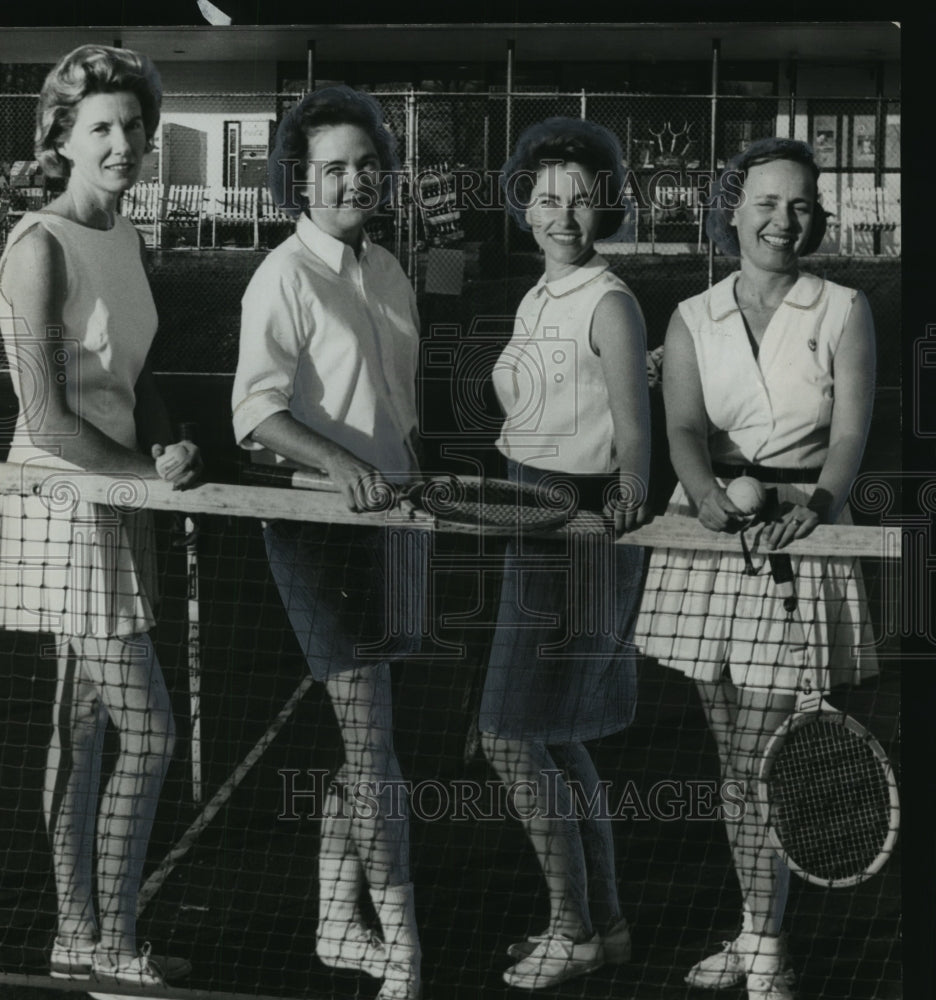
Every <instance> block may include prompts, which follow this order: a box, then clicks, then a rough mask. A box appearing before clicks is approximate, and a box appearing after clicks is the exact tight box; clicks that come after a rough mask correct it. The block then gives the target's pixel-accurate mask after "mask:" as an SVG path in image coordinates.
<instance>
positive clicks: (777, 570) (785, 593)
mask: <svg viewBox="0 0 936 1000" xmlns="http://www.w3.org/2000/svg"><path fill="white" fill-rule="evenodd" d="M767 559H768V561H769V562H770V575H771V576H772V577H773V582H774V583H775V584H776V585H777V592H778V593H779V594H780V596H781V597H782V598H783V607H784V608H785V609H786V610H787V611H790V612H793V611H795V610H796V591H795V590H794V589H793V563H792V562H791V561H790V557H789V555H787V553H786V552H774V553H771V554H770V555H769V556H768V557H767Z"/></svg>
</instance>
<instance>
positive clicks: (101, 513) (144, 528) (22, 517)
mask: <svg viewBox="0 0 936 1000" xmlns="http://www.w3.org/2000/svg"><path fill="white" fill-rule="evenodd" d="M155 600H156V573H155V560H154V532H153V521H152V517H151V515H150V512H149V511H146V510H137V511H132V512H129V513H128V512H124V511H118V510H115V509H114V508H111V507H108V506H106V505H103V504H96V503H89V502H86V501H75V500H74V499H73V498H69V497H59V498H57V499H56V498H50V497H38V496H10V495H8V496H3V497H0V628H5V629H15V630H17V631H25V632H52V633H56V634H60V635H88V636H100V637H104V636H117V635H130V634H133V633H135V632H145V631H147V630H148V629H150V628H152V627H153V625H154V624H155V618H154V615H153V605H154V603H155Z"/></svg>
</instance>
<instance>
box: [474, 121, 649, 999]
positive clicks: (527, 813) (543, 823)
mask: <svg viewBox="0 0 936 1000" xmlns="http://www.w3.org/2000/svg"><path fill="white" fill-rule="evenodd" d="M502 179H503V186H504V193H505V197H506V205H507V211H508V212H509V213H510V215H511V216H512V218H513V219H514V221H515V222H517V224H518V225H519V226H520V227H521V228H523V229H526V230H530V231H532V233H533V238H534V239H535V240H536V243H537V245H538V246H539V248H540V249H541V251H542V253H543V262H544V266H545V273H544V274H543V277H542V278H541V279H540V280H539V281H538V282H537V284H536V285H535V286H534V287H533V288H532V289H531V290H530V291H529V292H528V293H527V294H526V296H525V297H524V299H523V301H522V302H521V303H520V306H519V308H518V310H517V317H516V320H515V323H514V331H513V336H512V337H511V340H510V342H509V343H508V345H507V347H506V348H505V350H504V352H503V353H502V354H501V356H500V358H499V359H498V361H497V363H496V364H495V366H494V373H493V378H494V387H495V390H496V392H497V397H498V400H499V402H500V404H501V407H502V409H503V412H504V423H503V426H502V428H501V432H500V436H499V437H498V439H497V447H498V449H499V450H500V452H501V453H502V454H503V455H504V457H505V459H506V462H507V472H508V475H509V476H510V478H511V479H513V480H516V481H519V482H521V483H528V484H531V485H539V486H541V487H543V488H545V489H549V490H551V491H562V492H563V493H566V494H567V495H569V496H570V497H573V498H575V502H576V503H577V504H578V506H580V507H582V508H585V509H592V510H596V511H599V512H602V511H604V512H605V513H606V514H607V521H606V522H604V523H605V525H606V527H605V529H604V530H598V531H596V533H595V534H594V535H593V536H589V537H588V538H587V539H584V540H582V539H580V540H576V541H575V542H573V543H570V544H571V545H572V548H571V550H570V549H569V547H568V546H567V545H566V543H564V542H563V543H555V542H550V541H547V540H537V539H524V540H523V544H522V546H521V545H520V544H519V543H516V544H514V543H511V545H510V546H509V547H508V552H507V557H506V565H505V572H504V582H503V588H502V592H501V599H500V606H499V609H498V618H497V627H496V629H495V633H494V639H493V643H492V647H491V654H490V659H489V663H488V670H487V675H486V678H485V684H484V693H483V695H482V702H481V711H480V719H479V729H480V731H481V734H482V736H481V738H482V745H483V747H484V751H485V753H486V755H487V758H488V760H489V761H490V762H491V765H492V766H493V768H494V769H495V771H497V773H498V775H499V776H500V777H501V779H502V780H503V781H504V783H505V784H506V786H507V788H508V790H509V792H510V794H511V795H512V796H514V798H515V799H516V804H517V807H518V809H517V813H518V816H520V818H521V821H522V823H523V827H524V830H525V832H526V834H527V837H528V838H529V840H530V843H531V845H532V846H533V849H534V850H535V851H536V855H537V858H538V860H539V863H540V866H541V867H542V870H543V875H544V877H545V882H546V888H547V891H548V894H549V904H550V919H549V924H548V926H547V927H546V929H545V930H543V931H541V932H539V933H534V934H533V935H532V936H530V937H527V938H526V939H525V940H519V941H517V942H515V943H514V944H512V945H511V946H510V947H509V948H508V954H509V955H510V956H511V958H513V959H514V964H513V965H512V966H511V967H510V968H508V969H507V970H506V971H505V972H504V979H505V981H506V982H507V983H508V984H509V985H511V986H517V987H521V988H523V989H533V990H535V989H546V988H549V987H551V986H554V985H556V984H557V983H560V982H562V981H563V980H565V979H568V978H570V977H572V976H580V975H585V974H587V973H588V972H591V971H593V970H594V969H597V968H599V967H600V966H601V965H603V964H604V963H605V962H609V963H615V964H620V963H623V962H626V961H627V960H628V959H629V958H630V951H631V939H630V930H629V928H628V924H627V921H626V919H624V917H623V916H622V913H621V906H620V902H619V900H618V892H617V882H616V876H615V859H614V841H613V837H612V826H611V821H610V816H609V814H608V803H607V788H606V783H604V782H602V781H600V779H599V777H598V774H597V772H596V770H595V765H594V762H593V761H592V758H591V755H590V754H589V752H588V750H587V748H586V747H585V742H586V741H588V740H593V739H598V738H600V737H603V736H608V735H610V734H612V733H616V732H619V731H620V730H622V729H624V728H625V727H626V726H628V725H629V724H630V721H631V719H632V718H633V712H634V706H635V702H636V689H637V678H636V649H635V647H634V644H633V641H632V639H633V627H634V619H635V617H636V614H637V607H638V605H639V601H640V579H641V574H642V569H643V549H642V548H640V547H638V546H633V545H614V544H613V541H614V536H615V535H616V534H617V535H620V534H622V533H624V532H627V531H630V530H632V529H634V528H636V527H638V526H639V525H640V524H642V523H643V522H644V521H645V520H646V519H647V518H648V510H647V503H646V501H647V479H648V476H649V463H650V411H649V406H650V403H649V392H648V385H647V360H646V332H645V327H644V319H643V314H642V313H641V310H640V306H639V305H638V304H637V300H636V299H635V298H634V295H633V293H632V292H631V290H630V289H629V288H628V287H627V285H626V284H625V283H624V282H623V281H622V280H621V279H620V278H618V277H617V276H616V275H615V274H614V273H613V272H612V271H611V269H610V266H609V263H608V261H607V260H606V259H605V258H604V257H602V256H601V254H600V253H598V252H597V251H596V249H595V241H596V240H598V239H607V238H609V237H610V236H613V235H614V233H616V232H617V230H618V229H619V228H620V225H621V222H622V220H623V218H624V214H625V209H624V207H623V205H624V201H623V197H624V191H623V186H624V179H625V170H624V164H623V160H622V156H621V149H620V146H619V144H618V141H617V139H616V138H615V137H614V135H613V134H612V133H611V132H609V131H608V130H607V129H605V128H602V127H601V126H600V125H595V124H593V123H592V122H589V121H582V120H580V119H576V118H550V119H547V120H546V121H543V122H540V123H538V124H537V125H534V126H532V127H531V128H529V129H527V130H526V131H525V132H524V133H523V134H522V135H521V136H520V138H519V139H518V141H517V147H516V150H515V151H514V154H513V156H512V157H511V158H510V160H509V161H508V162H507V164H505V166H504V168H503V173H502ZM599 523H602V522H600V521H599ZM580 541H581V542H582V544H581V548H579V542H580ZM570 552H571V554H570ZM583 580H587V581H588V583H587V585H586V586H584V587H583V586H582V581H583ZM593 615H595V616H597V617H594V618H593V617H592V616H593ZM573 786H576V787H577V788H578V789H579V790H580V791H581V792H582V793H583V794H584V796H585V799H586V800H587V802H588V808H587V810H585V815H584V816H582V815H579V812H580V806H581V802H580V801H579V802H577V801H576V797H575V795H574V794H573V791H572V789H573ZM537 930H538V929H537Z"/></svg>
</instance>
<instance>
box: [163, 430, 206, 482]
mask: <svg viewBox="0 0 936 1000" xmlns="http://www.w3.org/2000/svg"><path fill="white" fill-rule="evenodd" d="M150 454H151V455H152V457H153V459H154V460H155V462H156V474H157V475H158V476H159V478H160V479H165V480H166V482H169V483H172V488H173V489H174V490H184V489H188V488H189V487H190V486H194V485H195V483H197V482H198V480H199V478H200V477H201V474H202V469H203V468H204V464H203V462H202V457H201V452H200V451H199V450H198V446H197V445H195V444H192V442H191V441H177V442H176V443H175V444H170V445H166V446H165V447H164V446H163V445H161V444H154V445H153V448H152V451H151V452H150Z"/></svg>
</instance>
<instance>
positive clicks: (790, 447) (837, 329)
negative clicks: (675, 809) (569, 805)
mask: <svg viewBox="0 0 936 1000" xmlns="http://www.w3.org/2000/svg"><path fill="white" fill-rule="evenodd" d="M727 169H728V170H729V171H732V172H734V173H735V174H736V176H739V177H740V178H741V179H743V190H742V192H741V198H740V203H738V202H736V203H735V205H732V206H727V205H722V204H719V203H718V202H716V207H715V208H713V209H712V211H711V213H710V218H709V235H710V236H711V237H712V239H713V240H714V241H715V242H716V243H717V244H718V245H719V247H720V248H721V249H722V250H723V251H724V252H727V253H734V254H738V253H740V257H741V269H740V270H739V271H738V272H736V273H735V274H732V275H731V276H729V277H728V278H726V279H725V280H724V281H722V282H720V283H719V284H717V285H715V286H714V287H713V288H711V289H709V290H708V291H706V292H703V293H702V294H701V295H697V296H694V297H693V298H690V299H688V300H686V301H685V302H682V303H680V305H679V307H678V309H677V310H676V312H675V313H674V314H673V318H672V320H671V322H670V326H669V330H668V332H667V337H666V344H665V353H664V357H665V362H664V373H663V384H664V400H665V404H666V419H667V433H668V437H669V443H670V457H671V459H672V462H673V467H674V469H675V471H676V474H677V476H678V477H679V480H680V482H679V485H678V487H677V489H676V491H675V493H674V494H673V497H672V500H671V503H670V508H669V511H670V513H680V514H687V515H690V516H697V517H698V518H699V520H700V521H701V522H702V524H704V525H705V526H706V527H708V528H709V529H711V530H713V531H721V530H733V529H735V530H736V529H737V527H738V526H739V520H740V517H741V515H740V513H739V511H738V509H737V508H736V507H735V506H734V505H733V504H732V503H731V502H730V501H729V500H728V498H727V496H726V493H725V487H726V484H727V483H728V482H729V481H730V479H732V478H734V477H736V476H740V475H748V476H753V477H755V478H757V479H759V480H760V481H761V482H763V483H764V485H765V487H767V488H768V496H770V491H771V490H776V495H775V498H774V500H775V502H774V505H773V512H772V513H770V514H768V515H767V516H768V517H769V518H770V519H771V521H772V523H771V524H770V525H769V527H768V528H767V529H766V530H765V533H764V536H763V540H762V545H761V547H762V548H764V547H766V548H768V549H772V548H775V549H780V550H782V548H783V547H784V546H785V545H787V544H788V543H789V542H790V541H792V540H793V539H799V538H804V537H806V536H807V535H808V534H809V533H810V532H811V531H813V529H814V528H815V527H816V525H818V524H822V523H849V521H850V517H849V513H848V507H847V498H848V494H849V491H850V489H851V486H852V483H853V481H854V479H855V476H856V475H857V473H858V470H859V466H860V463H861V459H862V454H863V451H864V446H865V441H866V438H867V433H868V426H869V422H870V416H871V404H872V400H873V394H874V363H875V354H874V330H873V322H872V319H871V315H870V311H869V309H868V305H867V302H866V300H865V298H864V296H863V295H862V294H861V293H860V292H857V291H854V290H853V289H849V288H843V287H842V286H840V285H836V284H833V283H832V282H829V281H825V280H823V279H821V278H818V277H815V276H813V275H810V274H805V273H802V272H800V271H799V258H800V256H801V255H803V254H805V253H809V252H811V251H812V250H815V249H816V247H818V245H819V243H820V242H821V240H822V235H823V232H824V229H825V215H824V213H823V211H822V209H821V208H820V206H819V204H818V194H817V183H816V178H817V176H818V172H819V171H818V168H817V167H816V165H815V161H814V159H813V156H812V151H811V150H810V149H809V147H808V146H806V145H805V144H804V143H800V142H795V141H793V140H786V139H764V140H759V141H758V142H756V143H754V144H753V145H752V146H750V147H749V148H748V149H747V150H745V151H744V152H743V153H742V154H740V155H739V156H738V157H736V158H735V160H733V161H732V162H731V163H729V166H728V168H727ZM723 177H724V175H723ZM735 189H737V185H735ZM729 193H730V185H725V184H724V183H723V184H722V185H720V186H719V191H718V194H719V196H721V197H724V198H725V199H726V200H727V195H728V194H729ZM735 206H736V207H735ZM732 209H733V210H732ZM792 564H793V569H794V573H795V580H796V590H797V595H798V598H799V606H800V611H801V614H802V618H803V621H804V622H805V623H806V627H807V630H808V632H809V636H808V637H809V639H810V642H811V644H812V645H813V647H814V648H816V649H818V650H820V651H822V653H823V654H824V656H823V658H822V660H821V662H820V664H819V669H818V671H817V674H818V676H817V683H818V684H819V685H820V686H821V687H822V689H823V690H824V691H827V690H829V688H830V687H832V686H834V685H836V684H841V683H858V682H860V681H861V680H862V679H863V678H865V677H867V676H869V675H871V674H873V673H875V672H876V669H877V668H876V661H875V656H874V649H873V646H872V645H871V636H870V629H869V624H868V618H867V610H866V603H865V596H864V589H863V586H862V581H861V574H860V569H859V567H858V565H857V560H852V559H838V558H824V557H822V558H820V557H795V556H794V557H792ZM751 569H759V572H757V573H756V574H755V575H751V574H750V572H749V570H751ZM785 618H786V613H785V611H784V608H783V603H782V599H781V598H780V597H779V596H778V594H777V589H776V585H775V584H774V582H773V580H772V577H771V573H770V571H769V567H768V565H767V561H766V559H765V558H764V556H763V554H761V555H760V556H759V557H755V559H754V560H753V561H752V565H751V566H748V565H747V564H746V561H745V559H744V557H743V556H742V555H741V547H740V544H739V551H738V555H733V554H719V553H706V552H698V553H692V552H679V551H675V550H663V549H661V550H659V551H658V552H655V553H654V554H653V556H652V558H651V562H650V568H649V572H648V578H647V582H646V586H645V589H644V598H643V603H642V608H641V614H640V618H639V620H638V625H637V641H638V643H640V644H641V645H642V646H643V648H644V650H645V652H646V653H647V654H649V655H651V656H654V657H656V658H657V659H658V660H659V661H660V662H661V663H664V664H665V665H667V666H670V667H673V668H674V669H676V670H680V671H682V672H683V673H685V674H686V675H687V676H689V677H692V678H694V679H695V681H696V683H697V687H698V690H699V693H700V696H701V699H702V702H703V705H704V707H705V711H706V714H707V717H708V720H709V724H710V727H711V730H712V734H713V736H714V738H715V741H716V744H717V746H718V750H719V755H720V759H721V764H722V769H723V774H724V776H725V778H726V779H732V780H736V781H738V782H743V783H745V785H746V789H747V798H746V799H745V806H744V809H743V810H742V815H741V817H740V818H739V819H736V820H728V819H726V825H727V828H728V837H729V841H730V844H731V847H732V851H733V856H734V863H735V869H736V872H737V875H738V881H739V883H740V888H741V894H742V898H743V924H742V933H741V934H740V935H739V936H738V938H737V939H736V940H734V941H731V942H729V943H728V944H727V945H726V946H725V948H724V950H723V951H722V952H720V953H718V954H715V955H712V956H710V957H709V958H706V959H704V960H703V961H701V962H699V963H698V964H697V965H696V966H694V967H693V968H692V969H691V970H690V972H689V975H688V976H687V982H689V983H690V984H691V985H693V986H696V987H703V988H716V989H717V988H727V987H730V986H733V985H735V984H736V983H738V982H741V981H745V982H746V984H747V991H748V996H749V997H750V998H751V1000H789V998H790V997H792V996H793V995H794V994H793V987H792V981H793V977H792V973H791V970H790V967H789V962H788V960H787V957H786V954H785V947H784V942H783V939H782V937H781V936H780V925H781V920H782V917H783V910H784V907H785V903H786V894H787V884H788V878H789V871H788V870H787V869H786V867H785V866H783V865H782V863H780V862H779V859H778V858H777V856H776V855H775V853H774V851H773V849H772V848H771V847H770V845H769V843H767V841H766V835H765V830H764V828H763V825H762V824H761V822H760V819H759V814H758V810H757V807H756V804H755V802H754V787H755V781H754V778H755V777H756V775H755V773H754V772H755V770H756V764H757V761H758V760H759V756H760V754H761V753H762V751H763V748H764V745H765V743H766V740H767V739H768V738H769V736H770V735H771V734H772V733H773V732H774V730H775V729H776V727H777V726H778V725H779V724H780V722H781V721H782V720H783V719H784V718H786V716H787V715H788V714H789V712H790V711H791V709H792V707H793V704H794V697H795V690H796V687H797V684H798V682H799V671H798V670H797V669H795V668H794V667H792V666H787V665H785V664H780V663H778V660H779V653H780V649H781V648H782V646H781V644H782V641H783V623H784V621H785Z"/></svg>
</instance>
